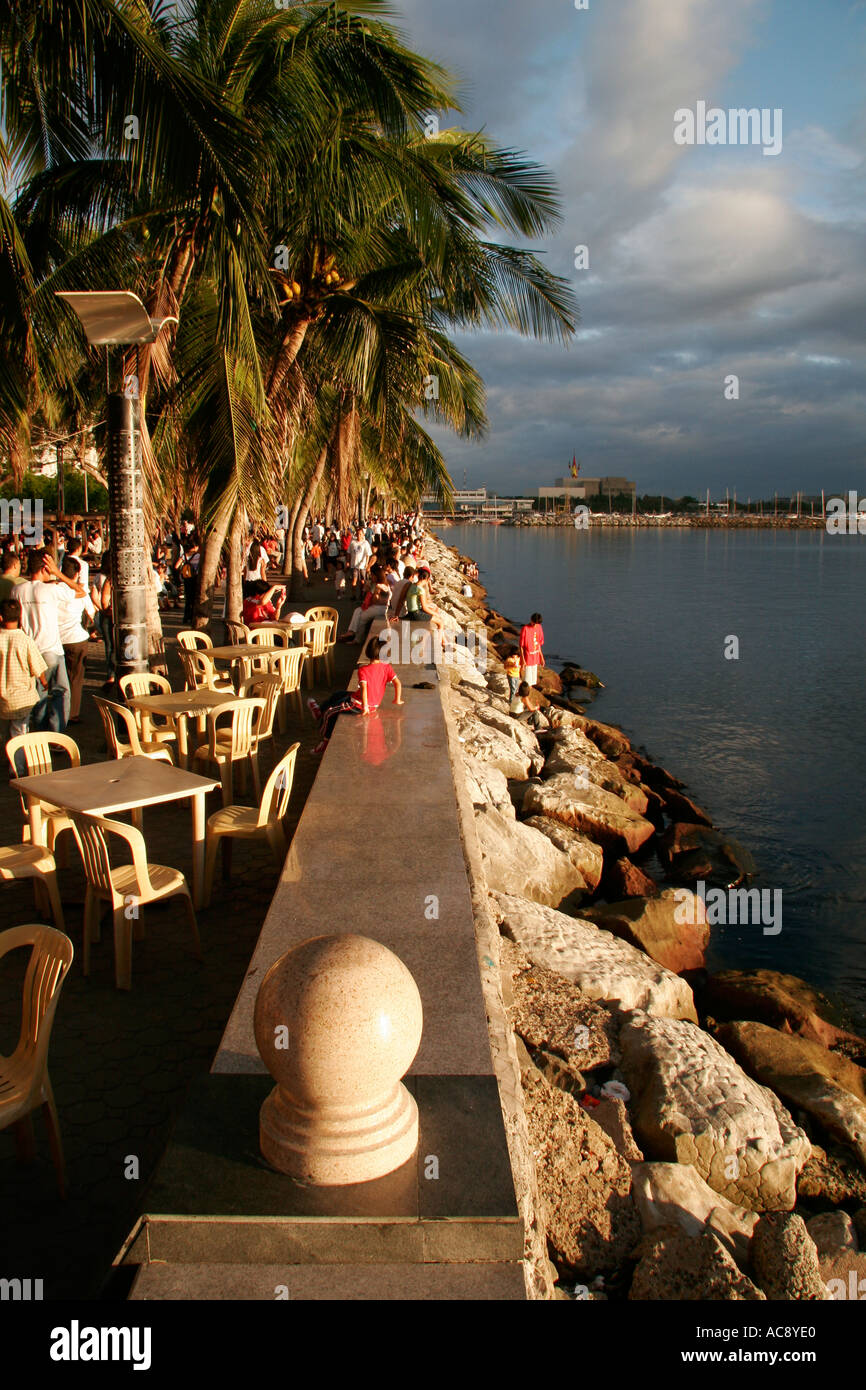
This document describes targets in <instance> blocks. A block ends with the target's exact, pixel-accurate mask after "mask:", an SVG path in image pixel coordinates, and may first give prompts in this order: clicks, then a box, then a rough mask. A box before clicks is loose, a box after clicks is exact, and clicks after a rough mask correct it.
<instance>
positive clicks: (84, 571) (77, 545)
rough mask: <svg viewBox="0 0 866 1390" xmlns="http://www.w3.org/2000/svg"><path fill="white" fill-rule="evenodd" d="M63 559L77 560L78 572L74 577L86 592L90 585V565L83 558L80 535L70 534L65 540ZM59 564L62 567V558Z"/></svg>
mask: <svg viewBox="0 0 866 1390" xmlns="http://www.w3.org/2000/svg"><path fill="white" fill-rule="evenodd" d="M63 559H64V560H66V559H69V560H77V561H78V574H77V575H76V576H75V578H76V579H77V580H78V582H79V584H80V585H81V587H82V588H83V589H84V592H85V593H87V589H88V587H89V585H90V566H89V564H88V563H87V561H86V560H85V558H84V551H83V548H82V545H81V539H80V537H78V536H72V537H71V539H70V540H69V541H68V542H67V544H66V554H65V555H64V557H63ZM59 564H60V568H61V569H62V568H63V560H61V561H59Z"/></svg>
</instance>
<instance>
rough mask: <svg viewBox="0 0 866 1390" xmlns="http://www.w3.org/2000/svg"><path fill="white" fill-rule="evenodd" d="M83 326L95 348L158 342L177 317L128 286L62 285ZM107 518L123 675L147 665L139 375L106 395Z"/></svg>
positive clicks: (120, 672) (61, 295)
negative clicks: (162, 314)
mask: <svg viewBox="0 0 866 1390" xmlns="http://www.w3.org/2000/svg"><path fill="white" fill-rule="evenodd" d="M57 295H58V298H59V299H65V300H66V302H67V304H69V305H70V306H71V307H72V308H73V309H74V310H75V312H76V314H77V315H78V317H79V319H80V320H81V322H82V324H83V326H84V332H85V334H86V336H87V341H88V342H89V343H90V344H91V345H92V346H93V347H103V346H104V347H106V348H108V347H129V346H131V345H132V344H134V343H153V342H155V341H156V338H157V335H158V333H159V331H160V329H161V328H162V327H163V326H164V324H166V323H177V319H176V318H174V317H169V318H163V319H151V318H150V316H149V314H148V313H147V310H146V309H145V307H144V305H143V304H142V302H141V300H140V299H139V297H138V295H136V294H133V293H132V292H131V291H130V290H83V291H58V292H57ZM107 419H108V437H107V448H106V463H107V472H108V517H109V524H110V527H111V593H112V609H113V616H114V644H115V646H114V649H115V652H116V660H117V674H118V676H121V675H126V674H127V673H128V672H131V671H147V670H148V660H147V587H146V586H147V555H148V545H147V533H146V530H145V525H144V486H143V481H142V474H141V433H140V426H141V405H140V401H139V397H138V379H137V377H132V378H128V379H127V381H126V382H125V383H124V390H123V391H110V392H109V395H108V415H107Z"/></svg>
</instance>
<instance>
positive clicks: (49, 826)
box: [6, 732, 81, 862]
mask: <svg viewBox="0 0 866 1390" xmlns="http://www.w3.org/2000/svg"><path fill="white" fill-rule="evenodd" d="M19 752H20V753H21V755H22V756H23V758H24V762H25V764H26V767H27V775H28V777H35V776H37V775H38V774H39V773H46V772H55V771H56V768H55V766H54V754H55V753H56V752H61V753H65V754H66V756H67V757H68V759H69V766H70V767H80V766H81V752H80V750H79V747H78V744H77V743H76V742H75V739H73V738H70V737H69V735H68V734H54V733H47V732H46V733H42V732H39V733H32V734H16V736H15V738H10V740H9V742H8V743H7V744H6V757H7V758H8V759H9V766H10V767H11V769H12V775H13V777H17V776H18V769H17V767H16V766H15V761H16V754H17V753H19ZM40 804H41V808H42V842H43V844H45V845H47V847H48V849H50V850H51V852H52V854H53V853H54V852H55V845H56V843H57V837H58V835H61V834H62V833H63V831H64V830H71V829H72V822H71V820H70V819H69V817H68V816H67V815H66V813H65V811H61V810H59V809H58V808H57V807H56V806H52V805H51V804H50V803H49V802H47V801H43V802H41V803H40ZM21 808H22V810H23V812H24V816H25V825H24V831H23V835H22V838H23V839H24V840H29V839H30V825H29V822H28V821H27V820H26V817H27V814H28V812H27V800H26V798H25V797H23V796H22V798H21ZM63 853H64V855H65V853H66V848H65V844H64V849H63ZM61 862H62V860H61Z"/></svg>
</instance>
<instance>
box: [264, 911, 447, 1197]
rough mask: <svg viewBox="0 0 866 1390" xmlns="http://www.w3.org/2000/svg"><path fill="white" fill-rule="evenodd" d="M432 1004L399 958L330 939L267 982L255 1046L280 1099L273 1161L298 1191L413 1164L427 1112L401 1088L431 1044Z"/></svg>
mask: <svg viewBox="0 0 866 1390" xmlns="http://www.w3.org/2000/svg"><path fill="white" fill-rule="evenodd" d="M422 1022H423V1019H422V1011H421V998H420V995H419V993H418V988H417V986H416V984H415V981H414V979H413V978H412V975H411V974H410V972H409V971H408V970H407V968H406V966H405V965H404V964H403V962H402V961H401V960H399V959H398V957H397V956H395V955H394V954H393V952H391V951H389V950H388V949H387V947H385V946H383V945H382V944H381V943H380V942H378V941H372V940H370V939H369V938H368V937H364V936H348V935H347V936H320V937H314V938H312V939H311V940H308V941H304V942H301V944H300V945H298V946H296V947H294V948H293V949H292V950H290V951H288V952H286V954H285V955H284V956H282V957H281V958H280V960H278V961H276V962H275V964H274V965H273V966H272V967H271V969H270V970H269V971H268V973H267V975H266V976H265V978H264V980H263V982H262V985H261V988H260V990H259V993H258V998H257V1000H256V1007H255V1019H254V1025H255V1036H256V1044H257V1046H258V1049H259V1052H260V1054H261V1057H262V1060H263V1061H264V1063H265V1065H266V1067H267V1068H268V1071H269V1072H270V1073H271V1075H272V1076H273V1078H274V1080H275V1081H276V1083H277V1084H276V1087H275V1089H274V1090H273V1091H272V1092H271V1094H270V1095H269V1096H268V1098H267V1100H266V1101H265V1103H264V1105H263V1106H262V1108H261V1114H260V1124H259V1139H260V1144H261V1150H262V1153H263V1155H264V1157H265V1158H266V1159H267V1161H268V1162H269V1163H270V1164H271V1165H272V1166H273V1167H274V1168H277V1169H278V1170H279V1171H280V1172H283V1173H287V1174H289V1175H290V1176H291V1177H293V1178H295V1179H296V1180H297V1181H299V1182H304V1183H310V1184H313V1185H316V1186H344V1185H347V1184H350V1183H358V1182H368V1181H370V1180H372V1179H374V1178H380V1177H383V1176H384V1175H385V1174H386V1173H390V1172H393V1171H394V1169H396V1168H399V1167H400V1166H401V1165H402V1164H403V1163H405V1162H407V1161H408V1160H409V1159H410V1158H411V1157H412V1155H413V1154H414V1152H415V1150H416V1148H417V1144H418V1110H417V1106H416V1104H415V1101H414V1099H413V1097H412V1096H411V1095H410V1094H409V1092H408V1091H407V1090H406V1088H405V1086H403V1085H402V1083H401V1078H402V1077H403V1075H404V1074H405V1073H406V1071H408V1069H409V1067H410V1066H411V1065H412V1061H413V1059H414V1057H415V1054H416V1052H417V1051H418V1046H419V1044H420V1041H421V1029H422Z"/></svg>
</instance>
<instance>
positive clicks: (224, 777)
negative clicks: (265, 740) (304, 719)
mask: <svg viewBox="0 0 866 1390" xmlns="http://www.w3.org/2000/svg"><path fill="white" fill-rule="evenodd" d="M265 704H266V701H265V700H263V699H261V698H256V699H247V700H227V701H226V703H225V704H224V705H220V706H219V708H218V709H214V710H211V711H210V712H209V714H208V717H207V735H208V737H207V743H204V744H201V745H200V746H199V747H198V748H197V749H196V750H195V753H194V754H193V764H195V763H197V762H211V763H216V765H217V767H218V768H219V771H220V781H221V782H222V793H223V805H224V806H231V804H232V801H233V799H234V798H233V789H232V771H233V769H234V765H235V763H237V762H239V763H240V764H241V767H242V773H243V774H245V771H246V764H247V762H249V763H250V765H251V766H252V770H253V786H254V787H255V791H256V797H257V798H258V797H260V796H261V794H262V786H261V777H260V775H259V759H258V751H257V745H258V739H259V734H260V730H261V725H262V718H263V715H264V712H265ZM243 785H245V783H244V784H243Z"/></svg>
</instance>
